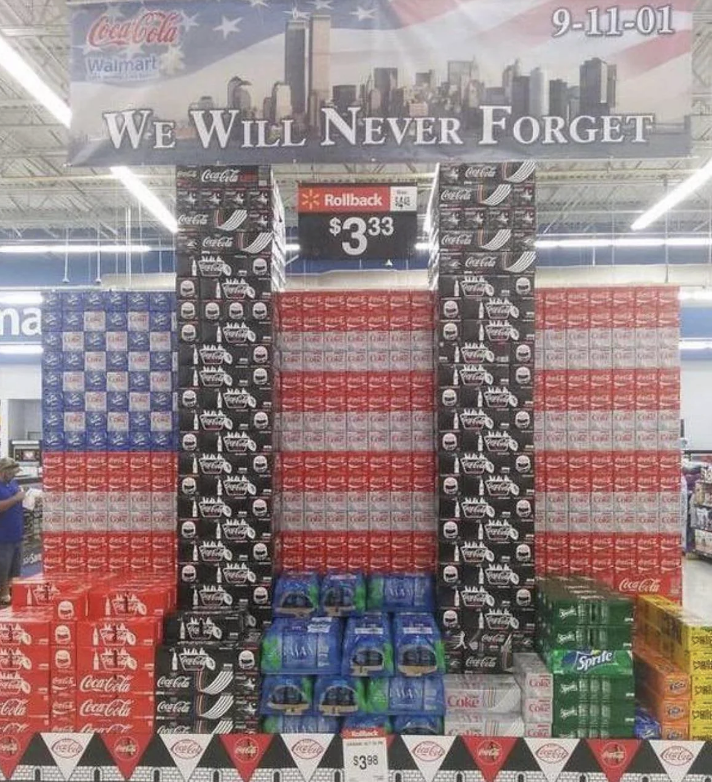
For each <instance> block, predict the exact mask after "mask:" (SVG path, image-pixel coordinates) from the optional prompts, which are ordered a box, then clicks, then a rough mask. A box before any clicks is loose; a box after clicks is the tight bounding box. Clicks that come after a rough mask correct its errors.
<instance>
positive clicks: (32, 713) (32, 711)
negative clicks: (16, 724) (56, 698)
mask: <svg viewBox="0 0 712 782" xmlns="http://www.w3.org/2000/svg"><path fill="white" fill-rule="evenodd" d="M49 706H50V700H49V694H47V693H32V694H30V695H25V694H22V695H11V696H6V697H3V698H0V720H10V719H13V720H26V719H28V718H31V717H46V716H47V715H48V714H49Z"/></svg>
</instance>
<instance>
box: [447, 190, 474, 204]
mask: <svg viewBox="0 0 712 782" xmlns="http://www.w3.org/2000/svg"><path fill="white" fill-rule="evenodd" d="M440 200H441V201H443V202H445V203H453V202H454V203H467V202H468V201H469V200H470V191H469V190H467V189H466V188H464V187H450V188H447V189H446V190H443V191H442V192H441V193H440Z"/></svg>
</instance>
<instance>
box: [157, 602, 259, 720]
mask: <svg viewBox="0 0 712 782" xmlns="http://www.w3.org/2000/svg"><path fill="white" fill-rule="evenodd" d="M163 629H164V636H163V645H162V646H161V647H160V648H159V650H158V653H157V655H156V695H155V699H156V721H155V730H156V732H157V733H255V732H256V729H257V727H258V726H257V724H256V718H257V706H256V701H257V699H258V698H259V693H260V672H259V653H260V640H261V631H260V630H255V629H253V628H250V627H249V621H248V618H247V616H246V615H245V614H244V613H238V612H231V611H222V612H215V611H179V612H176V613H173V614H170V615H169V616H167V617H166V619H165V621H164V628H163Z"/></svg>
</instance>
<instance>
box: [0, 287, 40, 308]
mask: <svg viewBox="0 0 712 782" xmlns="http://www.w3.org/2000/svg"><path fill="white" fill-rule="evenodd" d="M0 304H5V305H6V306H8V305H9V306H15V307H21V306H23V305H24V306H27V307H31V306H39V305H40V304H42V294H41V293H40V292H39V291H7V292H6V293H3V292H2V291H1V290H0Z"/></svg>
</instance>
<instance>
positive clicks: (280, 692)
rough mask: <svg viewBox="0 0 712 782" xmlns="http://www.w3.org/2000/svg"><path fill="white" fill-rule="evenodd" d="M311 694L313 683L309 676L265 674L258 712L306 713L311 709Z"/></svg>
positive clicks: (312, 694)
mask: <svg viewBox="0 0 712 782" xmlns="http://www.w3.org/2000/svg"><path fill="white" fill-rule="evenodd" d="M313 696H314V684H313V682H312V679H311V677H310V676H282V675H277V676H265V677H264V679H263V680H262V697H261V699H260V714H263V715H270V714H291V715H296V716H299V715H302V714H306V713H307V712H310V711H311V709H312V702H313Z"/></svg>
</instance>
